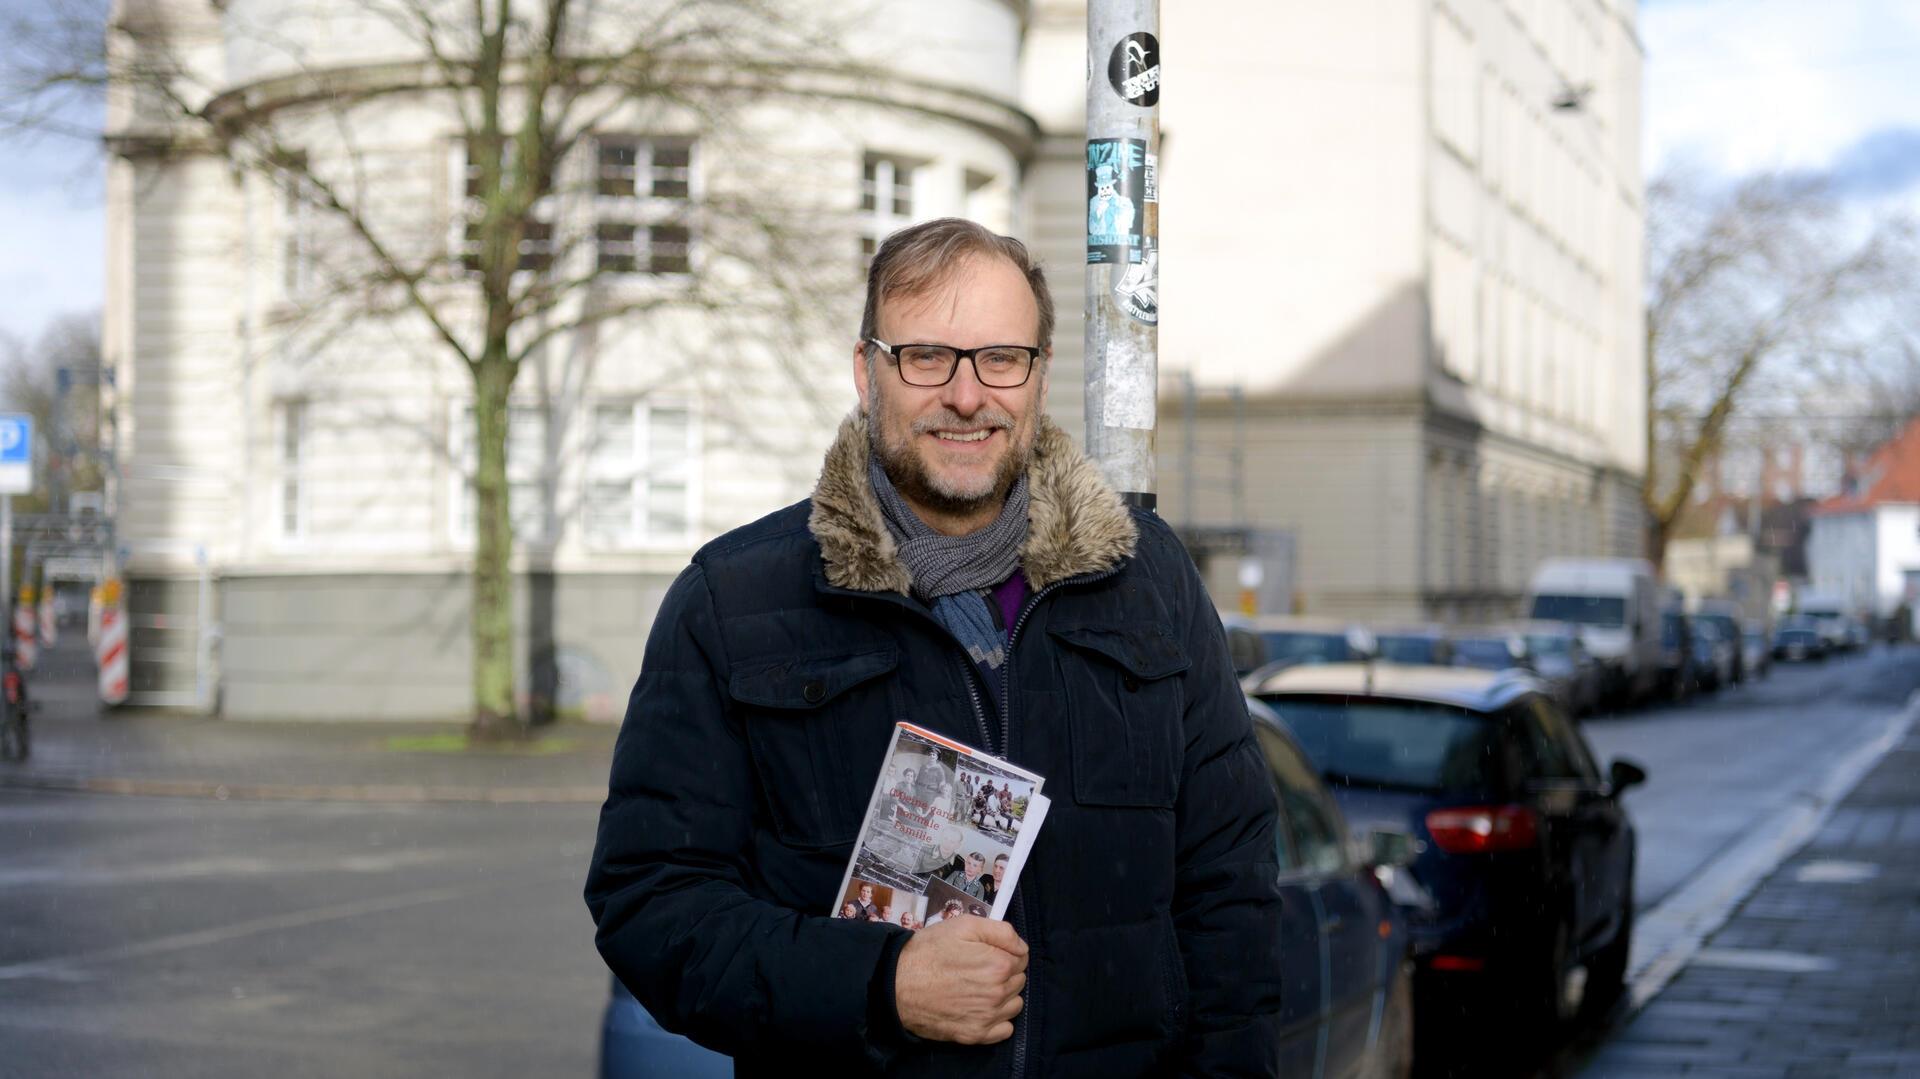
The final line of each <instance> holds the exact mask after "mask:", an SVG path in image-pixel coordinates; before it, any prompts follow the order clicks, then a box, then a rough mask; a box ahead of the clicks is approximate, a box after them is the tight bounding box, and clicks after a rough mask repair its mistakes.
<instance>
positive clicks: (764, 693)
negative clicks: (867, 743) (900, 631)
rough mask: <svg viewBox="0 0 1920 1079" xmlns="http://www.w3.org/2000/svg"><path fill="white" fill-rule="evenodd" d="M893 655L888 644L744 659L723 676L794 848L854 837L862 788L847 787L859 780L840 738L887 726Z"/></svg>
mask: <svg viewBox="0 0 1920 1079" xmlns="http://www.w3.org/2000/svg"><path fill="white" fill-rule="evenodd" d="M899 661H900V657H899V653H898V652H897V651H895V650H894V649H891V648H887V649H878V650H874V651H868V652H858V653H854V654H852V655H844V656H833V657H830V658H823V659H794V660H787V661H783V662H780V663H774V664H762V665H758V666H743V667H741V668H738V669H736V670H734V672H733V673H732V675H731V676H730V677H729V679H728V685H727V689H728V692H729V693H730V694H731V695H732V697H733V699H734V700H735V701H736V702H737V703H738V704H739V705H740V706H741V709H742V712H743V714H744V721H745V725H746V731H747V745H748V749H749V750H750V751H751V753H752V755H753V763H754V768H755V769H756V771H757V772H758V773H759V779H760V785H761V789H762V790H764V791H765V792H766V797H767V802H768V806H769V809H770V810H771V812H772V816H773V825H774V831H775V833H776V834H777V835H778V836H779V837H780V841H781V842H783V843H785V844H787V845H788V846H792V847H801V848H820V847H833V846H839V845H842V844H847V843H851V842H853V839H854V836H855V835H856V834H857V833H858V832H859V830H860V818H861V815H862V813H863V812H864V811H865V809H866V802H867V794H868V793H869V792H868V791H867V790H866V789H865V788H864V787H861V789H859V790H855V789H854V788H856V787H859V786H860V784H859V782H858V777H856V776H855V775H853V772H852V756H851V754H850V753H849V752H848V750H847V739H849V738H853V737H859V736H860V735H861V733H862V732H867V731H869V730H873V731H884V729H885V728H890V727H891V726H892V724H893V718H894V714H895V712H896V711H897V709H896V708H895V707H894V700H893V691H892V685H891V680H890V679H886V678H884V677H883V676H885V675H888V674H890V673H892V672H893V670H894V669H895V668H896V667H897V666H898V665H899ZM874 737H876V738H880V739H883V740H884V738H885V734H884V733H878V734H875V735H874ZM869 785H870V784H869Z"/></svg>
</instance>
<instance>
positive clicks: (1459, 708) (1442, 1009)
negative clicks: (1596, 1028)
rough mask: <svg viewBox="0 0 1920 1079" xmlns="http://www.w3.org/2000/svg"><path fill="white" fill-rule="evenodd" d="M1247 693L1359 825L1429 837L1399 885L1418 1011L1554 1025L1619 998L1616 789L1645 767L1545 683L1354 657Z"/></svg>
mask: <svg viewBox="0 0 1920 1079" xmlns="http://www.w3.org/2000/svg"><path fill="white" fill-rule="evenodd" d="M1249 688H1250V691H1251V692H1252V693H1253V695H1254V696H1255V697H1257V698H1258V699H1259V700H1261V701H1263V702H1265V703H1266V704H1268V705H1270V706H1271V707H1272V708H1273V709H1274V711H1275V712H1276V713H1278V714H1279V716H1280V718H1281V719H1282V720H1283V721H1284V722H1285V723H1286V725H1287V726H1288V728H1289V729H1291V730H1292V732H1293V733H1294V735H1295V737H1297V738H1298V739H1299V742H1300V744H1301V746H1302V747H1303V748H1304V749H1305V750H1306V751H1307V753H1308V754H1309V755H1310V756H1311V757H1312V758H1313V760H1314V762H1315V763H1316V765H1317V766H1318V767H1319V769H1320V770H1321V771H1322V772H1323V773H1324V774H1325V775H1326V777H1327V779H1328V780H1329V781H1330V782H1331V783H1332V785H1333V791H1334V795H1335V797H1336V798H1337V799H1338V800H1339V803H1340V806H1341V808H1342V809H1343V810H1345V812H1346V816H1347V819H1348V820H1349V821H1350V822H1352V824H1353V826H1354V827H1355V828H1357V829H1358V828H1367V827H1379V828H1388V829H1395V830H1399V831H1403V832H1410V833H1412V834H1413V835H1415V836H1417V837H1419V838H1420V839H1422V840H1424V841H1425V842H1426V848H1425V850H1423V851H1422V852H1421V853H1420V854H1419V857H1418V858H1417V859H1416V860H1415V861H1414V862H1413V864H1412V865H1411V866H1409V867H1408V868H1407V869H1406V870H1405V871H1404V876H1405V879H1403V880H1400V881H1398V882H1397V884H1398V885H1399V887H1398V888H1396V889H1395V892H1394V898H1395V899H1396V901H1398V902H1400V903H1401V904H1402V906H1403V907H1404V909H1405V910H1406V912H1407V923H1408V928H1409V931H1410V933H1411V935H1412V938H1413V951H1414V960H1415V964H1416V975H1415V982H1416V1000H1417V1002H1418V1003H1417V1005H1416V1011H1417V1012H1418V1013H1419V1014H1421V1015H1422V1016H1423V1017H1427V1018H1432V1019H1434V1020H1435V1022H1436V1023H1438V1024H1446V1023H1450V1022H1453V1021H1454V1020H1456V1019H1466V1020H1473V1019H1492V1018H1496V1017H1497V1018H1499V1019H1501V1020H1502V1021H1503V1022H1504V1023H1505V1024H1506V1025H1508V1026H1509V1027H1510V1028H1511V1029H1514V1030H1518V1031H1528V1030H1529V1029H1532V1030H1537V1031H1539V1032H1541V1033H1542V1034H1543V1035H1544V1034H1545V1033H1546V1032H1550V1031H1552V1030H1554V1029H1556V1028H1557V1027H1558V1026H1559V1025H1560V1023H1561V1022H1562V1021H1564V1020H1566V1019H1569V1018H1571V1017H1572V1016H1573V1014H1574V1013H1575V1012H1576V1011H1577V1010H1578V1009H1580V1008H1581V1007H1582V1006H1583V1005H1584V1007H1585V1008H1587V1009H1588V1010H1591V1011H1599V1010H1603V1009H1604V1008H1605V1007H1606V1006H1607V1005H1610V1004H1611V1003H1612V1001H1613V1000H1614V999H1615V998H1616V997H1617V996H1618V995H1619V993H1620V991H1621V988H1622V985H1623V982H1624V977H1625V973H1626V963H1627V950H1628V947H1629V942H1630V940H1631V939H1632V932H1633V871H1634V832H1633V826H1632V824H1631V823H1630V822H1629V821H1628V819H1627V816H1626V813H1625V812H1624V811H1623V810H1622V808H1621V806H1620V801H1619V795H1620V792H1621V791H1623V790H1625V789H1626V788H1627V787H1630V786H1632V785H1633V784H1635V783H1639V782H1642V781H1644V780H1645V779H1646V773H1645V772H1644V771H1642V770H1641V769H1640V768H1639V767H1638V766H1636V765H1634V764H1631V763H1629V762H1626V761H1616V762H1615V763H1614V764H1613V766H1612V769H1611V771H1610V772H1609V773H1607V774H1605V775H1603V774H1602V773H1601V772H1600V771H1599V769H1598V768H1597V767H1596V766H1595V764H1594V762H1593V756H1592V753H1591V751H1590V750H1589V748H1588V746H1587V743H1586V741H1585V739H1584V738H1582V737H1581V735H1580V733H1579V731H1578V730H1577V729H1576V728H1575V727H1574V725H1573V724H1572V723H1571V722H1569V721H1568V720H1567V718H1566V717H1565V715H1564V714H1562V713H1561V711H1560V710H1559V708H1558V707H1557V706H1555V705H1554V703H1553V701H1552V700H1551V698H1550V697H1549V696H1548V694H1547V692H1546V688H1545V686H1544V685H1543V684H1542V683H1541V682H1540V681H1539V680H1538V679H1536V678H1534V677H1532V676H1530V675H1528V674H1526V673H1525V672H1521V671H1512V670H1509V671H1500V672H1488V671H1474V670H1459V669H1441V668H1433V667H1401V666H1396V665H1393V664H1382V663H1375V664H1371V665H1369V664H1362V663H1356V664H1337V665H1327V666H1319V667H1301V668H1295V669H1292V670H1287V671H1283V672H1280V673H1278V674H1276V675H1274V676H1273V677H1271V678H1269V679H1267V680H1266V681H1265V682H1263V683H1261V684H1259V685H1257V686H1251V687H1249ZM1424 1025H1425V1023H1423V1026H1424Z"/></svg>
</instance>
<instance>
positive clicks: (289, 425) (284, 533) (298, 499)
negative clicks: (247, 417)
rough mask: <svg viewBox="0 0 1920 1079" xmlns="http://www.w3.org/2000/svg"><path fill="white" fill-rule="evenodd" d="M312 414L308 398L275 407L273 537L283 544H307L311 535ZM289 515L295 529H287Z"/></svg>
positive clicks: (293, 399)
mask: <svg viewBox="0 0 1920 1079" xmlns="http://www.w3.org/2000/svg"><path fill="white" fill-rule="evenodd" d="M311 414H312V409H311V404H310V402H308V401H307V400H306V399H305V398H288V399H286V400H282V401H280V402H277V403H276V405H275V408H274V417H275V418H274V427H273V440H274V452H273V462H274V485H273V489H274V502H273V514H274V523H273V534H274V537H275V538H276V539H278V540H280V541H282V542H284V543H300V542H304V541H305V540H306V539H307V537H308V535H309V534H310V533H311V526H312V516H313V512H312V491H311V487H312V483H311V479H310V469H309V460H310V457H311V454H312V434H311V432H312V426H313V425H312V421H311V419H310V417H311ZM289 490H291V495H289ZM290 514H291V516H292V519H293V527H292V528H288V527H287V519H288V517H289V515H290Z"/></svg>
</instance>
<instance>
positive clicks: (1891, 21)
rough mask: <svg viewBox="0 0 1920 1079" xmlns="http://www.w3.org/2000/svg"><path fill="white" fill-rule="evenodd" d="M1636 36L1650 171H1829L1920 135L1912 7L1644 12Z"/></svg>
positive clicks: (1654, 8)
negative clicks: (1684, 164)
mask: <svg viewBox="0 0 1920 1079" xmlns="http://www.w3.org/2000/svg"><path fill="white" fill-rule="evenodd" d="M1639 30H1640V35H1641V39H1642V40H1643V41H1644V42H1645V44H1646V54H1647V61H1646V93H1645V97H1644V102H1645V113H1644V116H1643V121H1642V135H1643V138H1644V146H1645V154H1644V160H1645V162H1646V164H1647V166H1648V168H1649V169H1651V170H1658V169H1659V168H1660V167H1661V166H1662V165H1664V164H1666V163H1668V162H1671V161H1673V160H1675V159H1678V158H1685V159H1689V160H1694V161H1697V162H1699V163H1700V164H1702V165H1705V166H1707V167H1708V168H1710V169H1712V170H1714V171H1718V172H1723V173H1726V174H1729V175H1742V174H1745V173H1749V172H1754V171H1758V170H1763V169H1786V170H1816V169H1825V168H1828V167H1830V166H1833V165H1836V164H1839V163H1840V158H1841V157H1843V156H1845V155H1846V154H1848V153H1850V152H1851V151H1852V149H1854V148H1856V147H1858V146H1859V145H1860V144H1861V143H1862V142H1863V141H1865V140H1866V139H1867V138H1868V137H1870V136H1871V135H1873V134H1875V133H1877V132H1882V131H1894V130H1899V129H1903V128H1904V129H1911V128H1920V95H1915V94H1913V93H1912V91H1911V85H1910V84H1911V71H1912V68H1913V58H1914V57H1915V56H1920V5H1916V4H1914V3H1913V2H1912V0H1822V2H1821V3H1807V2H1805V0H1684V2H1666V3H1649V4H1646V5H1643V7H1642V8H1641V10H1640V19H1639ZM1861 168H1862V169H1863V170H1864V169H1866V168H1867V166H1866V165H1865V164H1864V163H1863V164H1862V165H1861Z"/></svg>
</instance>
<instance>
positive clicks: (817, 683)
mask: <svg viewBox="0 0 1920 1079" xmlns="http://www.w3.org/2000/svg"><path fill="white" fill-rule="evenodd" d="M800 696H802V697H804V698H806V701H807V703H808V704H819V703H820V702H821V701H824V700H826V699H827V684H826V683H825V682H822V681H821V680H819V679H818V678H816V679H814V680H813V681H811V682H808V683H807V684H806V685H804V686H801V687H800Z"/></svg>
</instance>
